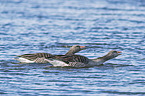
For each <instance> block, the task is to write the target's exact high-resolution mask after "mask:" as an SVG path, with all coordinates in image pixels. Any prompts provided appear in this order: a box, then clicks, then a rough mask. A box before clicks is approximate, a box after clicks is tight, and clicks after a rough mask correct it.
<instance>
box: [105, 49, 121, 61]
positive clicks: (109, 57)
mask: <svg viewBox="0 0 145 96" xmlns="http://www.w3.org/2000/svg"><path fill="white" fill-rule="evenodd" d="M121 53H122V52H121V51H115V50H112V51H110V52H109V53H108V54H107V55H105V57H106V59H108V60H109V59H112V58H115V57H117V56H119V55H121Z"/></svg>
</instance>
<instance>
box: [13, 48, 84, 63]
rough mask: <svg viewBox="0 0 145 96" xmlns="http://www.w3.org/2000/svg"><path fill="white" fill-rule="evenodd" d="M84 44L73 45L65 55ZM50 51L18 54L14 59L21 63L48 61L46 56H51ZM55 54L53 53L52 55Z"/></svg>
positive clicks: (70, 53) (78, 49)
mask: <svg viewBox="0 0 145 96" xmlns="http://www.w3.org/2000/svg"><path fill="white" fill-rule="evenodd" d="M84 48H85V46H79V45H73V46H72V47H71V48H70V50H69V51H68V52H67V53H66V54H65V55H67V56H71V55H74V54H75V53H76V52H79V51H81V50H83V49H84ZM52 56H53V55H52V54H50V53H33V54H23V55H18V56H17V58H15V59H16V60H18V61H20V62H22V63H48V60H47V59H46V58H49V57H52ZM54 56H55V55H54Z"/></svg>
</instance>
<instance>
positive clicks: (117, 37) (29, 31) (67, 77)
mask: <svg viewBox="0 0 145 96" xmlns="http://www.w3.org/2000/svg"><path fill="white" fill-rule="evenodd" d="M0 9H1V10H0V95H5V96H19V95H21V96H26V95H29V96H38V95H40V96H41V95H42V96H43V95H44V96H45V95H57V96H58V95H77V96H84V95H88V96H93V95H95V96H96V95H97V96H116V95H117V96H119V95H121V96H127V95H131V96H133V95H136V96H137V95H138V96H143V95H145V86H144V84H145V54H144V53H145V50H144V49H145V43H144V41H145V32H144V30H145V1H144V0H71V1H70V0H69V1H68V0H59V1H58V0H0ZM75 44H78V45H84V46H87V47H90V48H88V49H86V50H83V51H81V52H79V53H78V54H80V55H84V56H86V57H88V58H95V57H100V56H103V55H105V54H107V53H108V52H109V51H110V50H118V51H122V52H123V53H122V55H120V56H118V57H117V58H115V59H112V60H110V61H107V62H106V63H105V64H104V65H103V66H96V67H91V68H81V69H75V68H49V67H48V66H49V64H18V62H17V61H15V60H14V59H13V58H14V57H15V56H16V55H21V54H26V53H38V52H48V53H53V54H65V53H66V52H67V51H68V50H69V48H70V47H66V46H72V45H75Z"/></svg>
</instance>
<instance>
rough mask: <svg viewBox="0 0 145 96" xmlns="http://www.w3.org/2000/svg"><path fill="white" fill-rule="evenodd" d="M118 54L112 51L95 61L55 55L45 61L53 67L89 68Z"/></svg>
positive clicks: (81, 57) (118, 53)
mask: <svg viewBox="0 0 145 96" xmlns="http://www.w3.org/2000/svg"><path fill="white" fill-rule="evenodd" d="M120 53H121V51H114V50H112V51H110V52H109V53H108V54H107V55H105V56H103V57H99V58H96V59H88V58H87V57H85V56H81V55H72V56H67V55H55V56H52V57H50V58H47V60H48V62H49V63H51V64H52V65H53V66H62V67H65V66H70V67H77V68H80V67H91V66H96V65H101V64H103V63H104V62H106V61H108V60H110V59H113V58H115V57H117V56H119V55H121V54H120Z"/></svg>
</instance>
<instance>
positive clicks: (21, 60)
mask: <svg viewBox="0 0 145 96" xmlns="http://www.w3.org/2000/svg"><path fill="white" fill-rule="evenodd" d="M15 59H16V60H18V61H20V62H22V63H34V62H35V61H31V60H28V59H26V58H22V57H19V58H15Z"/></svg>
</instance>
